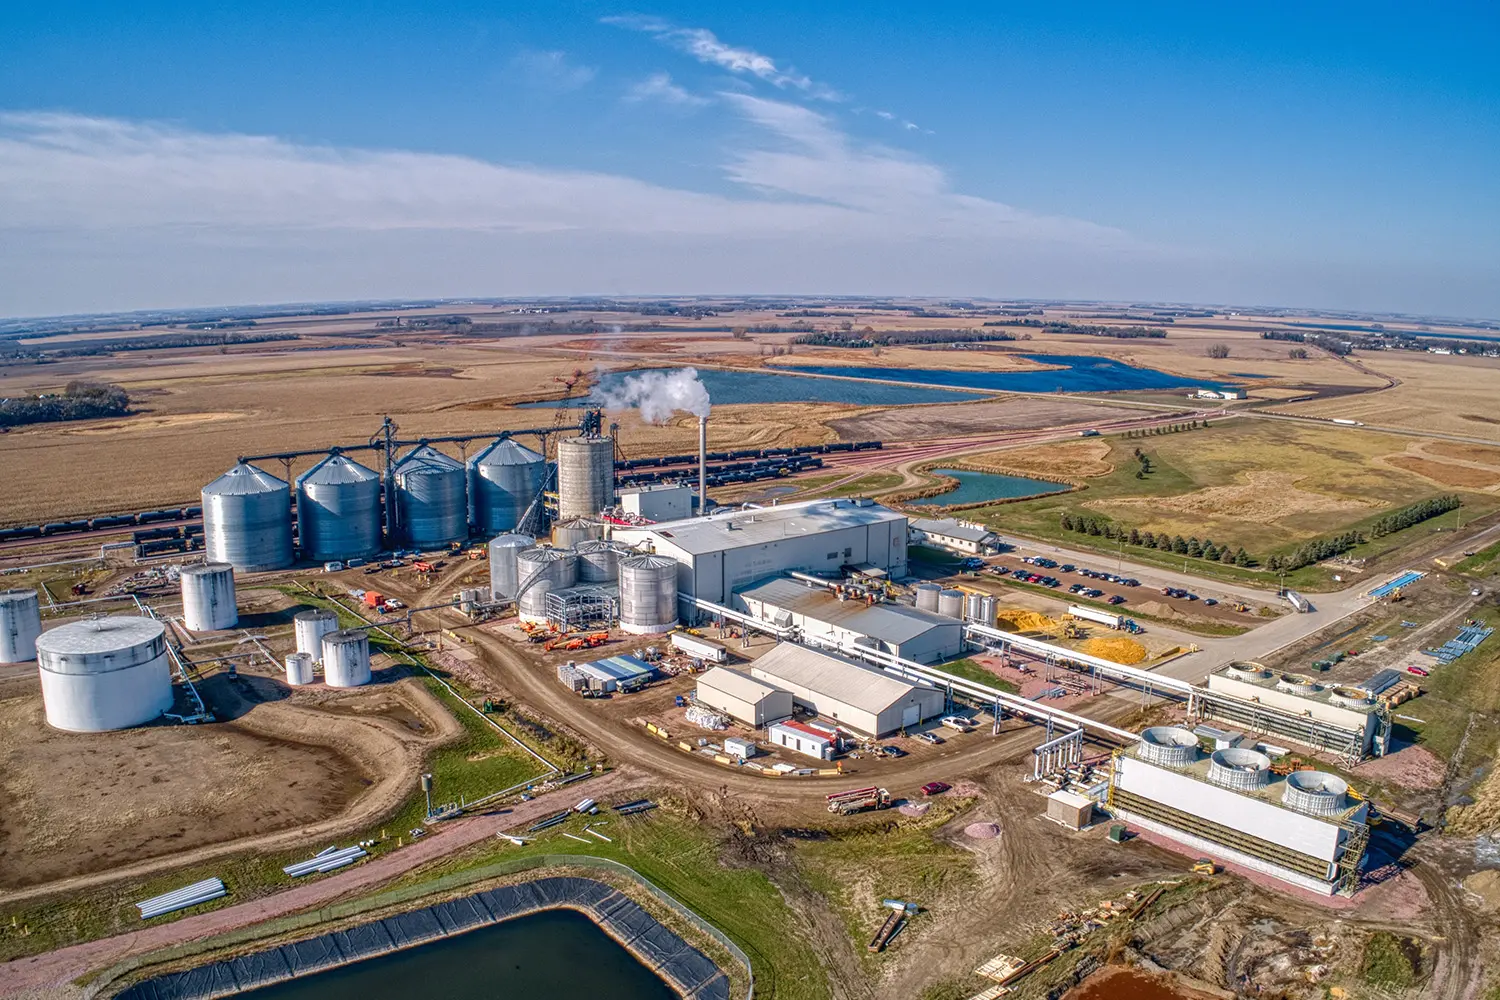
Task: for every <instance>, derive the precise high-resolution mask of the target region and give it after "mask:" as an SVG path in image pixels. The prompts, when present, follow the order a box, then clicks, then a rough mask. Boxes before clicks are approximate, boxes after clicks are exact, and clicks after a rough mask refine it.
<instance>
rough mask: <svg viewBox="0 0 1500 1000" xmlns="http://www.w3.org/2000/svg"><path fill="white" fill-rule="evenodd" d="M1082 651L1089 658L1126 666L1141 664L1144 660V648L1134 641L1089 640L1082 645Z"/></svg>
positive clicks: (1118, 639)
mask: <svg viewBox="0 0 1500 1000" xmlns="http://www.w3.org/2000/svg"><path fill="white" fill-rule="evenodd" d="M1083 651H1084V652H1085V653H1087V654H1089V655H1090V656H1097V657H1099V658H1101V659H1105V660H1113V661H1114V662H1115V663H1124V664H1126V665H1129V664H1132V663H1141V662H1143V661H1144V660H1145V659H1146V647H1145V646H1142V645H1141V644H1140V643H1138V642H1136V641H1135V640H1134V639H1124V638H1107V637H1100V638H1096V639H1089V640H1088V641H1087V642H1085V643H1084V644H1083Z"/></svg>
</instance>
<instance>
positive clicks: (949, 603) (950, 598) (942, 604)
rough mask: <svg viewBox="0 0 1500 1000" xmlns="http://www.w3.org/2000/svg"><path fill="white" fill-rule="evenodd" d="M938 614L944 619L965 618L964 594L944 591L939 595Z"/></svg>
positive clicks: (958, 591) (955, 591)
mask: <svg viewBox="0 0 1500 1000" xmlns="http://www.w3.org/2000/svg"><path fill="white" fill-rule="evenodd" d="M938 614H940V615H942V616H943V617H944V618H962V617H963V616H964V592H963V591H962V590H944V591H942V592H941V593H939V594H938Z"/></svg>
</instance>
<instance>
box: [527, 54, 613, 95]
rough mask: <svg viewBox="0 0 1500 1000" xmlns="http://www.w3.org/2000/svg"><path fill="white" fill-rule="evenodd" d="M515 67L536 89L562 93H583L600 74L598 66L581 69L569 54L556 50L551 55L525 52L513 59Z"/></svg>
mask: <svg viewBox="0 0 1500 1000" xmlns="http://www.w3.org/2000/svg"><path fill="white" fill-rule="evenodd" d="M511 65H512V66H513V67H514V68H515V69H516V70H517V71H519V72H520V74H521V75H522V77H523V78H525V80H526V82H527V83H529V84H531V85H532V86H533V87H536V88H538V89H540V90H552V91H557V92H558V93H570V92H572V91H575V90H581V89H582V88H584V87H586V86H588V85H589V84H590V83H592V82H593V79H594V77H596V76H598V75H599V71H598V70H597V69H595V68H594V67H592V66H580V65H578V64H577V63H574V62H573V61H572V60H570V59H569V58H568V54H567V53H566V52H562V51H558V50H555V49H554V50H551V51H547V52H537V51H533V50H527V51H525V52H521V53H519V54H518V55H517V56H516V57H515V58H514V59H512V60H511Z"/></svg>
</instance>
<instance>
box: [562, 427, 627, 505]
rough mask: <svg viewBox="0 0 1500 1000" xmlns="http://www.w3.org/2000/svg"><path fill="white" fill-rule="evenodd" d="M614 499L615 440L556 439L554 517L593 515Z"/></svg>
mask: <svg viewBox="0 0 1500 1000" xmlns="http://www.w3.org/2000/svg"><path fill="white" fill-rule="evenodd" d="M614 502H615V439H614V438H611V437H576V438H563V439H562V440H561V441H559V442H557V516H558V517H560V518H569V517H594V516H596V515H597V514H598V513H599V512H600V511H602V510H604V509H605V508H607V507H611V506H613V505H614Z"/></svg>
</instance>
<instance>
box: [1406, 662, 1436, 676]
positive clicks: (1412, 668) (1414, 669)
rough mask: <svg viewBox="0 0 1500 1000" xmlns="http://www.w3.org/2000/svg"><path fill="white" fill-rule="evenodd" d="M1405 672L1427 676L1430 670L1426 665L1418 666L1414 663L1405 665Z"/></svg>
mask: <svg viewBox="0 0 1500 1000" xmlns="http://www.w3.org/2000/svg"><path fill="white" fill-rule="evenodd" d="M1406 672H1407V673H1409V674H1416V675H1417V676H1418V677H1427V676H1429V675H1430V673H1431V671H1429V670H1428V669H1427V668H1426V667H1419V666H1417V665H1416V664H1415V663H1413V664H1412V665H1411V666H1409V667H1407V668H1406Z"/></svg>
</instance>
